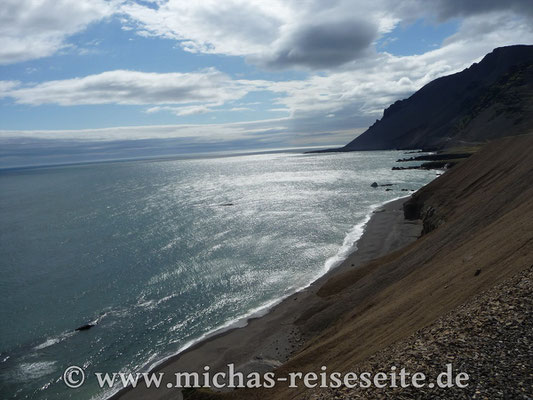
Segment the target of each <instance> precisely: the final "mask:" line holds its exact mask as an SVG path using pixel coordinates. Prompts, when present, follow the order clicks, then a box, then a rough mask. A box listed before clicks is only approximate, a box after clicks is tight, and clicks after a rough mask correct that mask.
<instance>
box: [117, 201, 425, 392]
mask: <svg viewBox="0 0 533 400" xmlns="http://www.w3.org/2000/svg"><path fill="white" fill-rule="evenodd" d="M409 198H410V196H409V195H408V196H405V197H401V198H398V199H394V200H391V201H389V202H386V203H384V204H381V205H380V206H376V207H374V208H373V209H372V211H371V212H370V214H369V217H368V218H366V219H365V220H364V221H363V222H361V223H360V224H358V225H360V226H361V228H362V229H363V232H362V234H361V236H360V237H359V239H358V240H357V241H356V242H355V243H354V244H353V247H352V250H351V253H350V254H349V255H348V256H347V257H346V258H345V259H344V260H343V261H341V262H340V263H337V264H335V263H334V264H333V265H332V266H331V268H330V269H328V270H327V271H326V272H325V274H324V275H322V276H320V277H319V278H318V279H316V280H315V281H313V282H312V283H311V284H310V285H308V286H306V287H304V288H302V289H299V290H298V291H297V292H296V293H294V294H292V295H290V296H288V297H286V298H284V299H280V300H279V301H276V302H273V305H271V306H268V307H266V308H264V310H260V311H256V312H255V313H254V314H252V315H251V316H250V317H245V318H242V319H241V320H238V321H235V322H233V323H232V324H231V326H228V327H225V328H224V327H222V328H219V329H218V330H216V331H215V332H213V333H211V334H207V335H206V336H205V337H203V338H201V339H199V340H198V341H197V342H196V343H193V344H192V345H189V346H188V347H185V348H184V349H182V350H180V352H179V353H177V354H175V355H172V356H170V357H168V358H166V359H164V360H162V361H160V362H159V363H157V364H155V366H154V367H152V368H150V370H149V371H150V372H158V373H160V372H163V373H165V376H170V377H171V378H169V381H168V382H172V377H173V376H174V373H175V372H203V367H204V366H205V365H209V366H210V369H211V371H212V372H215V371H221V370H224V369H225V368H226V365H227V364H229V363H233V364H235V366H236V369H237V370H239V371H242V372H245V373H247V372H251V371H256V372H266V371H269V370H273V369H275V368H276V367H278V366H280V365H281V364H282V363H284V362H285V361H287V360H288V359H289V358H290V357H291V356H292V355H293V354H295V353H296V352H297V351H298V350H299V349H300V348H302V347H303V345H304V343H305V341H306V340H308V339H310V338H311V337H313V336H314V335H315V334H316V333H318V332H320V331H321V330H322V329H323V328H324V327H325V326H327V324H328V323H329V322H328V321H318V322H316V323H315V324H313V323H311V324H309V323H307V322H308V320H309V319H310V318H309V316H311V315H313V314H314V313H315V311H319V310H320V309H322V308H324V302H325V300H324V298H323V297H322V296H320V295H319V294H318V292H319V290H320V288H321V287H322V286H323V285H324V283H325V282H327V281H328V280H330V279H331V278H334V277H335V276H337V275H340V274H342V273H344V272H346V271H349V270H354V269H357V268H359V267H361V266H363V265H364V264H366V263H367V262H368V261H370V260H372V259H375V258H378V257H381V256H384V255H385V254H388V253H390V252H393V251H395V250H398V249H400V248H402V247H404V246H406V245H407V244H409V243H411V242H413V241H415V240H416V239H417V238H418V236H419V235H420V232H421V230H422V224H421V222H420V221H408V220H405V219H404V215H403V204H404V203H405V202H406V201H407V200H408V199H409ZM356 227H357V225H356V226H355V227H354V228H356ZM334 257H335V256H334ZM343 311H344V310H343V309H342V307H339V309H338V312H335V313H333V314H331V318H332V319H333V318H335V316H338V315H340V314H341V313H342V312H343ZM239 321H246V325H244V326H239V324H238V322H239ZM303 321H306V324H305V327H304V326H302V322H303ZM325 324H326V325H325ZM185 346H187V345H185ZM172 393H174V394H175V389H173V390H169V389H166V387H165V384H164V383H163V384H162V387H161V388H159V389H154V388H146V387H145V386H144V385H142V384H141V385H138V386H137V387H136V388H131V387H126V388H122V389H120V390H119V391H118V392H116V393H114V394H111V395H109V396H108V397H107V398H108V399H113V400H114V399H140V398H146V396H150V398H154V399H157V398H165V397H167V396H168V395H169V394H172Z"/></svg>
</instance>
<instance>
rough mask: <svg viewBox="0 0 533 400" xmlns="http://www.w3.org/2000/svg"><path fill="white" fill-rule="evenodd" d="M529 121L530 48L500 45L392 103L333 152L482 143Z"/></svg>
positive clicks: (532, 96) (532, 106) (532, 93)
mask: <svg viewBox="0 0 533 400" xmlns="http://www.w3.org/2000/svg"><path fill="white" fill-rule="evenodd" d="M532 123H533V46H525V45H517V46H509V47H501V48H497V49H495V50H494V51H492V52H491V53H489V54H488V55H486V56H485V57H484V58H483V60H482V61H480V62H479V63H476V64H473V65H472V66H470V67H469V68H467V69H465V70H464V71H462V72H459V73H456V74H453V75H449V76H445V77H442V78H439V79H436V80H434V81H432V82H430V83H428V84H427V85H425V86H424V87H423V88H421V89H420V90H418V91H417V92H416V93H414V94H413V95H412V96H411V97H409V98H407V99H405V100H399V101H397V102H395V103H394V104H392V105H391V106H390V107H388V108H387V109H386V110H385V111H384V113H383V118H382V119H381V120H378V121H376V123H375V124H374V125H372V126H371V127H370V128H369V129H368V130H366V131H365V132H364V133H362V134H361V135H360V136H358V137H357V138H355V139H354V140H353V141H352V142H350V143H348V144H347V145H346V146H345V147H343V148H340V149H337V151H356V150H386V149H415V148H420V149H427V150H438V149H443V148H446V147H452V146H462V145H470V144H480V143H485V142H487V141H488V140H492V139H496V138H499V137H503V136H512V135H519V134H524V133H526V132H528V129H529V127H530V126H531V124H532Z"/></svg>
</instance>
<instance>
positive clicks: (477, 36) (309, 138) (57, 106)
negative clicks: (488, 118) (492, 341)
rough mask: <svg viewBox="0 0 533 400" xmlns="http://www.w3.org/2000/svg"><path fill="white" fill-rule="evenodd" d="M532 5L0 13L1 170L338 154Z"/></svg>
mask: <svg viewBox="0 0 533 400" xmlns="http://www.w3.org/2000/svg"><path fill="white" fill-rule="evenodd" d="M532 22H533V2H532V1H531V0H507V1H500V0H469V1H462V0H404V1H400V0H370V1H368V0H364V1H363V0H331V1H322V0H286V1H278V0H269V1H263V0H248V1H241V0H196V1H191V0H186V1H183V0H3V1H2V7H1V8H0V41H1V43H2V46H0V168H2V167H9V166H22V165H38V164H53V163H62V162H84V161H90V160H99V159H115V158H132V157H143V156H160V155H171V154H178V153H186V152H193V153H194V152H203V151H222V150H251V149H254V150H255V149H267V148H286V147H303V146H329V145H342V144H345V143H347V142H349V141H350V140H352V139H353V138H354V137H355V136H356V135H358V134H360V133H361V132H363V131H364V130H365V129H366V128H367V127H368V126H369V125H371V124H372V123H373V122H374V121H375V120H376V119H379V118H381V117H382V114H383V109H384V108H386V107H387V106H388V105H389V104H391V103H393V102H394V101H396V100H398V99H401V98H405V97H408V96H409V95H411V94H412V93H414V92H415V91H416V90H418V89H420V88H421V87H422V86H423V85H425V84H426V83H428V82H430V81H431V80H433V79H435V78H437V77H440V76H443V75H448V74H451V73H454V72H457V71H460V70H462V69H464V68H466V67H468V66H469V65H471V64H472V63H473V62H477V61H479V60H480V59H481V58H482V57H483V56H484V55H485V54H487V53H489V52H490V51H492V50H493V49H494V48H496V47H500V46H505V45H512V44H531V43H533V23H532Z"/></svg>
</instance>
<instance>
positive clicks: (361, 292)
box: [117, 135, 533, 400]
mask: <svg viewBox="0 0 533 400" xmlns="http://www.w3.org/2000/svg"><path fill="white" fill-rule="evenodd" d="M532 148H533V135H523V136H516V137H509V138H504V139H499V140H496V141H494V142H491V143H489V144H488V145H486V146H484V147H483V148H482V149H481V150H479V151H478V152H477V153H476V154H474V155H473V156H471V157H470V158H468V159H467V160H465V161H464V162H462V163H460V164H459V165H457V166H455V167H454V168H452V169H451V170H449V171H447V172H446V173H445V174H443V175H441V176H440V177H439V178H437V179H436V180H434V181H433V182H431V183H430V184H428V185H426V186H425V187H424V188H422V189H420V190H419V191H417V192H416V193H415V194H413V195H412V196H411V197H410V198H409V199H407V200H405V199H404V200H397V201H395V202H392V203H389V204H387V205H386V206H385V207H383V208H382V209H380V210H377V211H376V212H375V213H374V215H373V217H372V218H371V220H370V221H369V223H368V226H367V229H366V230H365V233H364V235H363V236H362V238H361V239H360V241H359V242H358V245H357V247H358V248H357V251H355V252H354V253H353V254H352V255H351V256H350V257H349V258H348V259H347V260H346V261H345V262H344V263H343V264H342V265H340V266H339V267H338V268H337V269H335V270H333V271H331V272H330V273H328V274H327V275H326V276H324V277H323V278H321V279H319V280H318V281H316V282H315V283H314V284H313V285H312V286H311V287H309V288H308V289H306V290H304V291H303V292H301V293H298V294H296V295H294V296H292V297H290V298H288V299H286V300H285V301H283V302H282V303H281V304H279V305H278V306H277V307H275V308H274V309H273V310H272V311H271V312H270V313H268V314H267V315H265V316H264V317H262V318H259V319H255V320H251V321H250V322H249V324H248V325H247V326H246V327H245V328H242V329H235V330H232V331H229V332H226V333H224V334H221V335H219V336H217V337H214V338H211V339H209V340H206V341H204V342H202V343H199V344H198V345H197V346H195V347H194V348H191V349H189V350H188V351H186V352H185V353H183V354H181V355H179V356H177V357H175V358H174V359H171V360H169V361H168V362H167V363H166V364H165V365H163V366H161V367H160V368H158V371H161V372H166V373H167V374H173V373H174V372H178V371H179V372H183V371H201V368H202V367H203V366H204V365H209V366H210V367H211V370H212V371H216V370H225V366H226V364H228V363H234V364H235V365H236V368H237V370H240V371H243V372H247V371H257V372H262V371H266V370H270V369H273V370H275V373H276V377H277V378H278V379H279V377H284V376H288V374H289V373H291V372H294V371H302V372H304V373H305V372H307V371H314V372H319V371H320V368H321V366H323V365H324V366H327V368H328V369H329V370H330V371H331V370H335V371H341V372H348V371H360V370H361V369H360V368H362V367H363V366H364V365H371V367H372V368H371V369H372V370H375V369H376V368H380V369H379V370H381V371H384V370H388V369H389V368H390V366H391V362H392V360H396V362H398V363H403V362H405V363H408V364H407V365H412V366H413V365H414V366H415V367H416V366H419V367H420V368H428V369H429V370H430V371H435V370H438V369H439V368H442V367H443V366H441V365H440V364H439V365H437V364H438V361H439V360H440V361H442V362H444V361H445V360H447V361H448V362H452V363H453V362H457V363H458V364H459V365H460V366H462V368H463V370H465V371H466V372H470V373H471V375H472V377H471V379H472V382H474V383H475V384H472V385H470V386H469V387H468V388H467V389H464V390H462V391H457V390H455V391H449V392H445V390H446V389H435V390H432V391H429V392H427V391H420V392H417V396H418V395H420V398H477V397H479V398H485V397H486V398H491V397H490V395H492V394H494V393H499V395H498V396H499V397H498V398H510V397H509V396H511V395H514V394H517V393H519V394H523V395H524V396H525V397H524V398H528V397H527V396H530V395H531V394H532V393H531V386H529V387H528V384H529V383H530V382H531V376H530V373H529V372H528V371H531V368H532V367H533V366H532V365H531V358H530V357H529V356H528V354H529V353H530V346H529V345H528V343H530V340H531V331H530V330H529V329H528V325H527V324H525V323H524V318H522V319H521V320H520V319H517V318H518V317H519V316H520V315H522V314H524V313H525V315H528V314H529V313H531V309H530V308H531V307H530V303H528V302H523V301H522V300H520V299H521V298H522V299H523V298H527V297H528V296H529V295H530V293H531V280H530V279H529V278H528V276H529V275H523V277H522V278H516V279H517V280H515V281H516V283H515V284H513V283H512V282H515V281H513V279H515V278H514V277H515V276H518V275H519V274H520V273H521V272H522V271H526V270H527V269H528V268H530V267H531V266H532V265H533V255H532V254H533V203H532V202H533V192H532V191H533V181H532V179H533V164H532V163H531V161H530V150H531V149H532ZM405 217H408V219H406V218H405ZM419 236H420V237H419ZM417 237H418V239H417ZM505 282H507V284H506V283H505ZM509 282H511V283H509ZM498 285H500V286H498ZM502 285H503V286H502ZM517 285H518V286H520V287H521V288H522V289H521V290H518V291H513V290H511V288H512V287H514V286H517ZM490 294H493V295H494V294H496V298H495V299H494V298H493V297H494V296H493V297H490V296H489V295H490ZM480 296H481V297H480ZM483 296H489V297H490V299H489V300H487V302H493V303H494V301H496V302H497V306H491V307H489V308H488V309H487V308H486V307H484V306H483V300H480V299H484V298H485V297H483ZM498 304H499V305H501V306H499V305H498ZM518 306H520V308H525V310H522V312H521V314H520V313H519V314H520V315H518V314H516V313H515V312H514V311H513V310H514V309H517V307H518ZM476 307H477V308H476ZM465 310H466V311H465ZM465 313H466V314H465ZM465 315H466V316H465ZM526 319H527V318H526ZM461 320H462V321H464V323H462V324H458V323H452V322H453V321H461ZM494 321H499V322H497V323H495V322H494ZM502 321H503V322H502ZM466 322H468V323H469V324H471V329H469V328H468V324H467V323H466ZM498 324H499V325H502V324H503V325H504V326H506V327H508V326H514V327H515V328H513V329H516V331H514V333H513V334H514V335H515V336H516V337H517V338H521V343H520V345H517V346H515V347H514V348H515V349H517V351H518V354H519V356H516V357H513V356H510V355H509V354H510V353H509V352H507V353H505V352H504V353H505V354H499V355H496V358H495V359H494V360H493V361H494V363H496V364H498V365H500V367H501V366H505V368H507V370H508V371H511V373H510V374H509V376H508V377H507V379H509V380H510V381H512V382H514V384H515V386H514V387H512V388H506V386H505V385H504V382H502V381H501V380H495V378H494V376H493V374H492V372H491V371H492V369H491V368H488V367H487V366H486V365H487V364H486V363H485V364H483V365H482V364H480V362H479V361H480V360H485V359H487V358H489V359H490V357H491V356H490V355H491V354H492V353H493V352H494V350H491V349H497V348H507V347H509V346H510V347H509V348H512V347H513V346H514V345H513V344H512V343H509V337H511V336H510V335H509V334H508V333H506V330H505V329H499V328H498V326H499V325H498ZM484 327H486V329H485V328H484ZM431 332H436V333H431ZM442 332H444V333H442ZM476 332H477V333H476ZM483 333H486V335H484V334H483ZM417 338H418V341H417ZM454 338H459V340H460V341H461V343H463V344H464V345H463V346H459V345H457V343H456V340H455V339H454ZM444 339H446V340H444ZM448 339H449V340H448ZM421 340H423V341H424V344H423V345H420V341H421ZM454 340H455V341H454ZM395 343H396V344H398V345H397V346H396V347H394V345H395ZM401 343H404V344H403V345H402V344H401ZM465 343H466V345H465ZM398 346H399V347H398ZM505 346H507V347H505ZM411 348H412V349H414V350H415V351H409V352H405V351H406V349H411ZM402 352H403V353H402ZM402 354H403V355H402ZM443 357H444V358H443ZM371 360H374V363H371ZM375 360H378V361H375ZM500 361H501V362H500ZM369 363H370V364H369ZM495 383H496V384H497V386H495ZM517 388H518V389H517ZM387 390H389V391H390V390H393V389H391V388H389V389H387ZM438 390H440V391H441V392H438ZM386 393H388V392H383V393H381V392H380V395H379V396H378V395H377V394H376V393H375V392H368V393H366V394H365V393H362V394H361V393H358V394H357V396H358V398H375V397H376V396H378V397H381V395H383V396H385V394H386ZM394 393H395V394H394V395H396V396H398V395H399V394H398V391H395V392H394ZM402 393H403V394H402ZM175 394H176V393H175V392H173V391H172V390H167V389H164V388H163V389H157V390H156V389H150V390H149V391H147V389H146V388H145V387H137V388H136V389H134V390H126V391H123V392H122V393H120V395H119V396H117V397H120V398H130V399H140V398H152V399H158V398H161V399H163V398H172V396H174V395H175ZM400 394H401V395H402V396H404V397H403V398H412V397H409V396H411V395H413V393H411V392H400ZM388 395H393V394H392V393H389V394H388ZM353 396H355V394H354V393H352V392H350V391H346V390H340V391H327V390H326V391H324V390H322V389H318V388H317V389H306V388H305V387H298V388H296V389H295V388H289V387H288V386H287V385H286V384H284V385H282V384H278V385H276V386H275V388H273V389H265V388H262V389H238V390H233V391H226V392H212V391H209V390H205V389H200V390H193V391H188V392H187V393H186V398H189V399H218V398H224V399H225V398H231V399H261V398H266V397H268V398H271V399H280V400H281V399H291V398H298V399H301V398H305V399H316V398H353ZM439 396H440V397H439Z"/></svg>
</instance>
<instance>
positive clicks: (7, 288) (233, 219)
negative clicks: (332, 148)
mask: <svg viewBox="0 0 533 400" xmlns="http://www.w3.org/2000/svg"><path fill="white" fill-rule="evenodd" d="M403 156H404V153H403V152H400V151H383V152H352V153H332V154H302V153H301V152H280V153H265V154H248V155H246V154H245V155H242V154H241V155H233V156H223V157H222V156H221V157H205V158H202V157H199V158H189V159H159V160H140V161H121V162H105V163H95V164H85V165H70V166H57V167H46V168H45V167H41V168H30V169H16V170H3V171H0V221H1V224H0V276H1V279H0V291H1V293H2V295H1V296H0V320H1V321H2V327H1V329H0V398H2V399H82V400H83V399H103V398H106V397H107V396H109V394H110V393H109V392H106V391H105V390H103V389H100V388H99V387H98V386H97V384H96V380H95V379H92V380H89V379H88V380H87V382H86V384H85V385H84V386H82V387H81V388H79V389H69V388H67V387H66V386H65V385H64V383H63V382H62V380H61V376H62V374H63V371H64V370H65V368H67V367H68V366H71V365H76V366H80V367H82V368H83V369H84V370H85V372H86V374H87V375H88V376H89V375H92V374H94V372H128V371H146V370H148V369H150V368H152V367H154V366H155V365H157V363H159V362H161V361H162V360H163V359H165V358H166V357H169V356H171V355H173V354H176V353H177V352H179V351H180V350H183V349H184V348H186V347H188V346H190V345H191V344H193V343H195V342H197V341H198V340H200V339H202V338H205V337H206V336H207V335H209V334H212V333H213V332H215V331H218V330H220V329H224V328H228V327H231V326H238V325H243V324H245V323H246V318H247V317H249V316H252V315H257V314H260V313H264V312H265V311H266V310H268V308H269V307H271V306H272V305H274V304H276V303H277V302H279V301H280V299H282V298H284V297H286V296H288V295H290V294H292V293H294V292H295V291H298V290H300V289H301V288H304V287H306V286H307V285H309V284H310V283H311V282H313V281H314V280H316V279H317V278H318V277H320V276H322V275H323V274H324V273H326V272H327V271H328V270H329V269H331V268H334V267H335V266H336V265H337V264H338V263H339V262H340V261H341V260H342V259H343V258H344V257H346V255H347V254H348V253H349V252H351V251H352V250H353V246H354V243H355V242H356V241H357V239H358V238H359V237H360V236H361V234H362V232H363V228H364V224H365V222H366V221H367V220H368V218H369V216H370V215H371V212H372V210H373V209H375V208H376V207H377V206H379V205H380V204H383V203H384V202H387V201H390V200H392V199H395V198H398V197H400V196H404V195H406V194H408V193H406V192H405V191H403V192H402V191H401V189H402V188H403V189H418V188H420V187H421V186H423V185H424V184H427V183H428V182H430V181H431V180H432V179H434V177H435V175H436V172H435V171H422V170H402V171H391V168H392V167H393V166H394V165H395V161H396V160H397V159H398V158H402V157H403ZM374 181H376V182H378V183H380V184H385V183H391V184H394V185H393V186H391V187H390V188H391V189H393V190H390V191H386V190H385V189H386V188H385V187H379V188H376V189H374V188H372V187H371V186H370V185H371V183H372V182H374ZM87 323H93V324H96V326H95V327H94V328H92V329H90V330H88V331H83V332H75V331H74V329H75V328H77V327H79V326H80V325H84V324H87Z"/></svg>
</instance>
